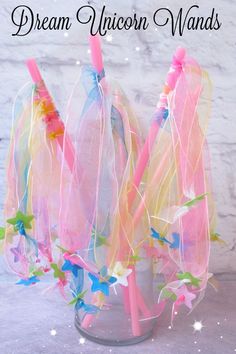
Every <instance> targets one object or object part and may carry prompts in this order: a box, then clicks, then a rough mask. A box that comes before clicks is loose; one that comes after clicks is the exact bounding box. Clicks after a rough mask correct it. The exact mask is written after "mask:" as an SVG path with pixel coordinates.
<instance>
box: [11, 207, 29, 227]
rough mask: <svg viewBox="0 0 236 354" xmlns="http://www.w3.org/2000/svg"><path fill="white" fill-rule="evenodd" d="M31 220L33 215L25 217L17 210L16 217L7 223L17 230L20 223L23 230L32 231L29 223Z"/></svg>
mask: <svg viewBox="0 0 236 354" xmlns="http://www.w3.org/2000/svg"><path fill="white" fill-rule="evenodd" d="M33 218H34V216H33V215H25V214H23V213H22V212H21V211H20V210H18V211H17V213H16V216H15V217H14V218H10V219H8V220H7V222H8V224H11V225H13V226H14V227H15V228H17V226H18V225H19V224H20V223H23V225H24V228H25V229H32V226H31V221H32V220H33Z"/></svg>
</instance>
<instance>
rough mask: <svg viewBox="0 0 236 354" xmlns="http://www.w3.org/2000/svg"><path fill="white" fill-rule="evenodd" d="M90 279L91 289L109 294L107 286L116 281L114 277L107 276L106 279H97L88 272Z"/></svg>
mask: <svg viewBox="0 0 236 354" xmlns="http://www.w3.org/2000/svg"><path fill="white" fill-rule="evenodd" d="M88 276H89V278H90V280H91V281H92V286H91V291H92V292H93V293H94V292H96V291H101V292H102V293H103V294H104V295H106V296H109V286H110V285H111V284H113V283H115V282H116V278H115V277H109V278H108V279H107V280H104V279H99V278H98V277H96V276H95V275H94V274H92V273H88Z"/></svg>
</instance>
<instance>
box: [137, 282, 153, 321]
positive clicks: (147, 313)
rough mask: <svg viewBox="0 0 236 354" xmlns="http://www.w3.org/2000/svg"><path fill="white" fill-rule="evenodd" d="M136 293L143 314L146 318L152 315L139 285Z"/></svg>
mask: <svg viewBox="0 0 236 354" xmlns="http://www.w3.org/2000/svg"><path fill="white" fill-rule="evenodd" d="M136 294H137V302H138V307H139V310H140V311H141V312H142V314H143V316H144V317H145V318H149V317H152V312H151V311H150V310H149V308H148V307H147V305H146V304H145V302H144V300H143V297H142V295H141V292H140V289H139V287H138V286H136Z"/></svg>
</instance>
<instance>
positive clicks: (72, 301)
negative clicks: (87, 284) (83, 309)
mask: <svg viewBox="0 0 236 354" xmlns="http://www.w3.org/2000/svg"><path fill="white" fill-rule="evenodd" d="M86 292H87V290H85V291H83V292H82V293H79V294H78V295H76V297H74V299H73V300H71V301H70V302H69V303H68V305H74V304H76V303H77V301H79V300H82V299H83V298H84V295H85V294H86Z"/></svg>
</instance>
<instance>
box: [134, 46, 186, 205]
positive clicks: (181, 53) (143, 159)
mask: <svg viewBox="0 0 236 354" xmlns="http://www.w3.org/2000/svg"><path fill="white" fill-rule="evenodd" d="M184 57H185V49H183V48H178V49H177V50H176V52H175V54H174V56H173V60H172V64H171V67H170V70H169V72H168V75H167V78H166V83H165V85H164V88H163V93H162V94H161V95H160V100H159V102H158V104H157V111H156V114H155V118H154V120H153V122H152V124H151V127H150V129H149V133H148V136H147V139H146V141H145V144H144V146H143V149H142V150H141V153H140V155H139V158H138V162H137V166H136V169H135V172H134V177H133V183H132V186H131V190H130V192H129V195H128V203H129V208H131V206H132V204H133V201H134V199H135V196H136V194H137V189H138V187H139V185H140V182H141V180H142V177H143V173H144V171H145V168H146V166H147V164H148V161H149V157H150V153H151V151H152V148H153V145H154V143H155V140H156V137H157V134H158V132H159V128H160V126H161V123H162V121H163V119H166V118H167V115H168V111H167V110H166V106H167V94H168V93H169V92H170V91H172V90H174V88H175V85H176V82H177V80H178V78H179V75H180V73H181V67H182V62H183V59H184Z"/></svg>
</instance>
